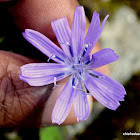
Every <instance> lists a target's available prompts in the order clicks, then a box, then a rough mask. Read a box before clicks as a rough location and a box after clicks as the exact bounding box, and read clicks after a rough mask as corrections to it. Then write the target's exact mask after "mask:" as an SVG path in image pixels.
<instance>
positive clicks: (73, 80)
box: [72, 78, 82, 91]
mask: <svg viewBox="0 0 140 140" xmlns="http://www.w3.org/2000/svg"><path fill="white" fill-rule="evenodd" d="M72 87H73V88H74V89H77V90H81V91H82V89H79V88H77V87H76V86H75V78H73V79H72Z"/></svg>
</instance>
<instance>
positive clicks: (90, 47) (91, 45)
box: [88, 42, 92, 60]
mask: <svg viewBox="0 0 140 140" xmlns="http://www.w3.org/2000/svg"><path fill="white" fill-rule="evenodd" d="M88 45H89V46H90V53H89V54H90V60H91V59H92V53H91V51H92V44H90V42H89V43H88Z"/></svg>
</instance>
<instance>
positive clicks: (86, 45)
mask: <svg viewBox="0 0 140 140" xmlns="http://www.w3.org/2000/svg"><path fill="white" fill-rule="evenodd" d="M84 47H85V48H84V51H83V54H82V57H84V56H85V54H86V51H87V49H88V44H85V45H84Z"/></svg>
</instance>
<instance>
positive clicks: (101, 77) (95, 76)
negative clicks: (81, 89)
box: [89, 73, 105, 79]
mask: <svg viewBox="0 0 140 140" xmlns="http://www.w3.org/2000/svg"><path fill="white" fill-rule="evenodd" d="M89 75H91V76H93V77H94V78H99V79H103V78H105V76H98V75H95V74H93V73H89Z"/></svg>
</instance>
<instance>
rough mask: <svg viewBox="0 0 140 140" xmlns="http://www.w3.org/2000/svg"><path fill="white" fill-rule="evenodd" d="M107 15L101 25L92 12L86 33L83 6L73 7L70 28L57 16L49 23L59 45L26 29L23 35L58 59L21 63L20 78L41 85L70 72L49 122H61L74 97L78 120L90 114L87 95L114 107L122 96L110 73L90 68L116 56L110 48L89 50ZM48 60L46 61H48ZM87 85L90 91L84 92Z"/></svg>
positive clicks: (119, 85) (95, 41)
mask: <svg viewBox="0 0 140 140" xmlns="http://www.w3.org/2000/svg"><path fill="white" fill-rule="evenodd" d="M107 18H108V15H107V16H106V17H105V18H104V20H103V22H102V25H101V26H100V18H99V14H98V13H97V12H96V11H95V12H94V13H93V17H92V21H91V25H90V27H89V30H88V32H87V34H86V36H85V25H86V19H85V13H84V8H83V7H82V6H78V7H76V9H75V14H74V18H73V23H72V30H71V29H70V27H69V24H68V21H67V19H66V18H65V17H64V18H60V19H58V20H55V21H53V22H52V23H51V25H52V28H53V31H54V33H55V35H56V37H57V40H58V42H59V43H60V45H61V48H62V49H61V48H59V47H58V46H56V45H55V44H54V43H53V42H52V41H51V40H49V39H48V38H47V37H45V36H44V35H42V34H41V33H39V32H37V31H34V30H31V29H26V30H25V32H24V33H23V36H24V37H25V39H26V40H28V41H29V42H30V43H31V44H32V45H34V46H35V47H36V48H37V49H39V50H40V51H41V52H42V53H44V54H45V55H47V56H48V57H49V60H50V59H52V60H54V61H55V62H57V63H31V64H26V65H24V66H22V67H21V74H20V78H21V79H22V80H24V81H25V82H27V83H29V85H31V86H43V85H47V84H51V83H54V87H56V86H57V84H56V82H57V81H59V80H61V79H63V78H65V77H67V76H70V78H69V80H68V82H67V84H66V85H65V87H64V89H63V90H62V92H61V93H60V95H59V97H58V99H57V101H56V104H55V106H54V109H53V112H52V123H57V124H61V123H62V122H64V120H65V119H66V117H67V116H68V113H69V111H70V109H71V106H72V103H73V101H74V112H75V116H76V117H77V121H82V120H86V119H87V118H88V116H89V113H90V110H89V104H88V100H87V95H89V94H91V95H92V96H93V97H94V98H95V99H96V100H98V101H99V102H100V103H101V104H103V105H104V106H105V107H107V108H109V109H112V110H116V109H117V107H118V106H119V105H120V103H119V101H123V100H124V95H125V94H126V92H125V89H124V87H123V86H122V85H121V84H120V83H119V82H117V81H115V80H113V79H111V78H110V77H108V76H106V75H104V74H102V73H100V72H97V71H94V70H92V69H95V68H98V67H101V66H103V65H106V64H108V63H111V62H114V61H117V60H118V56H117V55H116V54H115V53H114V51H113V50H112V49H109V48H107V49H103V50H100V51H99V52H96V53H94V54H91V50H92V49H93V47H94V46H95V44H96V43H97V41H98V39H99V37H100V34H101V32H102V30H103V27H104V25H105V23H106V20H107ZM49 60H48V61H49ZM87 89H88V91H89V93H87Z"/></svg>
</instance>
